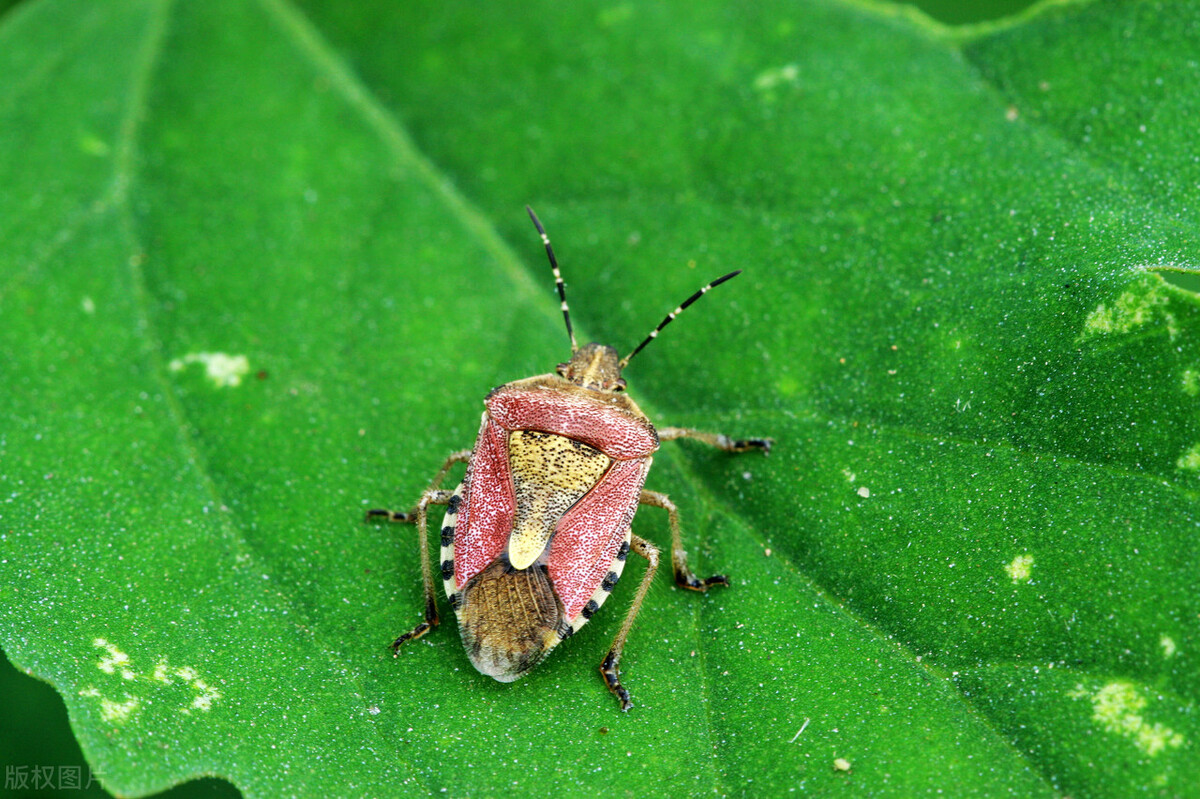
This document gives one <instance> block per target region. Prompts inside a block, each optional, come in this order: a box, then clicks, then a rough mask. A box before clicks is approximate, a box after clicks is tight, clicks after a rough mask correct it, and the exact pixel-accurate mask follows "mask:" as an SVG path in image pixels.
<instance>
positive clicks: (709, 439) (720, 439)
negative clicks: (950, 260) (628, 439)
mask: <svg viewBox="0 0 1200 799" xmlns="http://www.w3.org/2000/svg"><path fill="white" fill-rule="evenodd" d="M675 438H694V439H696V440H697V441H702V442H704V443H705V444H708V445H709V446H710V447H716V448H717V449H720V450H724V451H725V452H750V451H752V450H761V451H762V453H763V454H764V455H767V454H770V452H771V445H772V444H774V443H775V439H773V438H730V437H729V436H726V435H721V434H720V433H706V432H704V431H703V430H692V429H691V428H690V427H660V428H659V430H658V440H659V441H670V440H672V439H675Z"/></svg>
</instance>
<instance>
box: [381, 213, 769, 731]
mask: <svg viewBox="0 0 1200 799" xmlns="http://www.w3.org/2000/svg"><path fill="white" fill-rule="evenodd" d="M526 210H527V211H528V212H529V216H530V218H531V219H532V220H533V224H534V226H535V227H536V228H537V231H538V233H539V234H540V235H541V237H542V242H543V243H544V244H545V246H546V255H547V257H548V258H549V259H550V267H551V268H552V269H553V271H554V282H555V286H556V287H557V289H558V296H559V299H560V300H561V301H562V312H563V320H564V321H565V322H566V326H567V335H568V337H569V338H570V339H571V359H570V360H569V361H567V362H565V363H560V364H559V365H558V369H557V370H556V373H555V374H546V375H539V376H537V377H530V378H526V379H524V380H516V381H514V382H512V383H506V384H505V385H502V386H500V387H498V388H496V389H493V390H492V392H491V393H490V394H488V395H487V397H486V398H485V400H484V405H485V410H484V412H483V420H482V423H481V424H480V427H479V437H478V438H477V439H476V441H475V448H474V449H473V450H462V451H460V452H455V453H453V454H452V455H450V456H449V457H448V458H446V462H445V463H444V464H442V468H441V469H440V470H439V471H438V473H437V475H436V476H435V477H434V478H433V482H432V483H431V484H430V486H429V488H428V489H426V490H425V492H424V493H423V494H422V495H421V498H420V500H419V501H418V502H417V504H416V506H415V507H413V508H412V510H410V511H408V512H406V513H398V512H394V511H389V510H371V511H367V518H368V519H386V520H387V521H392V522H415V523H416V525H417V529H418V533H419V535H420V547H421V571H422V575H423V578H424V585H425V619H424V621H422V622H421V623H420V624H418V625H417V626H416V627H415V628H413V629H412V630H411V631H409V632H406V633H405V634H404V635H401V636H400V637H399V638H397V639H396V640H395V641H394V642H393V643H392V651H393V653H394V654H398V650H399V648H400V645H401V644H403V643H404V642H405V641H409V640H412V639H414V638H420V637H421V636H422V635H424V634H425V633H427V632H428V631H429V630H430V628H432V627H434V626H435V625H437V623H438V612H437V603H436V601H435V599H434V588H433V573H432V570H431V568H430V561H429V542H428V536H427V533H426V517H427V515H428V508H429V506H430V505H445V506H446V516H445V520H444V521H443V522H442V535H441V541H442V557H441V573H442V582H443V585H444V587H445V591H446V599H447V601H448V602H449V603H450V607H452V608H454V612H455V613H456V614H457V616H458V624H459V630H460V632H461V634H462V642H463V646H464V647H465V648H466V650H467V656H468V657H469V658H470V660H471V663H472V664H474V666H475V668H477V669H478V670H479V671H480V672H482V673H483V674H486V675H488V676H490V677H494V678H495V679H497V680H499V681H500V682H512V681H514V680H516V679H518V678H520V677H522V676H524V675H525V674H526V673H527V672H528V671H529V670H530V669H532V668H533V667H534V666H536V665H537V664H538V663H539V662H541V660H542V659H543V658H544V657H546V655H547V654H549V652H550V650H551V649H553V648H554V647H555V646H556V645H557V644H558V642H559V641H561V640H563V639H564V638H568V637H570V636H571V635H572V634H574V633H575V632H577V631H578V630H579V628H581V627H582V626H583V625H584V624H586V623H587V621H588V619H590V618H591V617H592V615H593V614H594V613H595V612H596V611H597V610H598V609H599V608H600V606H601V605H603V604H604V601H605V600H606V599H608V595H609V593H610V592H611V591H612V590H613V587H614V586H615V585H616V584H617V580H618V579H619V578H620V576H621V571H622V570H623V569H624V567H625V558H626V556H627V555H628V554H629V551H630V550H631V549H632V550H633V551H634V552H636V553H638V554H639V555H641V556H642V557H644V558H646V560H647V561H648V563H649V565H648V566H647V568H646V573H645V576H644V577H642V582H641V585H639V586H638V589H637V593H636V594H635V595H634V597H633V602H632V604H631V605H630V607H629V612H628V613H627V614H626V616H625V621H624V623H623V624H622V625H621V629H620V631H619V632H618V633H617V637H616V639H615V640H614V641H613V644H612V646H611V647H610V648H609V650H608V654H607V655H606V656H605V658H604V660H603V662H602V663H601V664H600V673H601V675H602V676H603V677H604V681H605V683H606V684H607V685H608V688H609V690H611V691H612V692H613V694H615V695H616V697H617V699H618V700H619V701H620V702H621V709H622V710H629V709H630V708H631V707H633V703H632V702H631V701H630V698H629V692H628V691H626V690H625V688H624V687H623V686H622V685H621V680H620V672H619V670H618V668H617V666H618V663H619V662H620V660H621V650H622V649H623V648H624V646H625V639H626V638H627V637H628V636H629V630H630V628H631V627H632V626H633V620H634V618H635V617H636V616H637V613H638V609H639V608H640V607H641V605H642V600H643V599H645V597H646V591H647V590H648V589H649V587H650V582H651V580H652V579H653V578H654V572H655V570H656V569H657V568H658V557H659V552H658V548H657V547H655V546H654V544H651V543H650V542H649V541H646V540H645V539H643V538H641V537H640V536H637V535H635V534H634V533H633V532H632V530H631V529H630V523H631V522H632V520H633V515H634V512H635V511H636V510H637V508H638V506H639V505H652V506H654V507H656V508H662V509H664V510H665V511H666V512H667V518H668V520H669V522H670V527H671V564H672V566H674V569H675V581H676V582H677V583H678V584H679V585H681V586H683V587H684V588H689V589H691V590H693V591H707V590H708V589H709V588H710V587H711V586H714V585H728V584H729V580H728V579H727V578H726V577H725V576H724V575H720V574H718V575H714V576H712V577H709V578H707V579H704V580H701V579H699V578H697V577H696V575H694V574H692V571H691V569H689V568H688V564H687V554H686V553H685V552H684V549H683V543H682V539H681V535H680V525H679V513H678V510H677V509H676V507H675V505H674V503H672V502H671V500H670V499H669V498H668V497H667V495H666V494H660V493H658V492H657V491H646V490H644V489H643V488H642V486H643V484H644V483H645V481H646V474H647V472H649V470H650V464H651V462H652V461H653V457H652V456H653V454H654V451H655V450H657V449H658V444H659V442H660V441H669V440H671V439H675V438H694V439H696V440H697V441H701V442H703V443H705V444H709V445H711V446H714V447H717V448H718V449H722V450H725V451H726V452H746V451H749V450H760V451H762V452H763V453H767V452H770V449H771V443H772V442H771V439H769V438H749V439H731V438H728V437H726V436H723V435H717V434H714V433H704V432H700V431H698V430H691V429H687V428H682V427H665V428H663V429H661V430H655V429H654V425H652V424H651V423H650V420H649V419H648V418H647V417H646V414H644V413H642V411H641V409H639V408H638V406H637V404H636V403H634V401H633V400H632V399H631V398H630V397H629V396H628V395H627V394H625V380H624V379H623V378H622V377H621V370H622V369H624V368H625V366H626V365H627V364H628V363H629V361H630V359H631V358H633V356H635V355H637V354H638V353H639V352H641V351H642V348H643V347H645V346H646V345H647V344H649V343H650V342H651V341H653V340H654V338H655V337H656V336H657V335H658V333H659V331H661V330H662V329H663V328H664V327H666V326H667V325H668V324H669V323H670V322H671V321H672V320H673V319H675V317H676V316H678V315H679V314H680V313H682V312H683V309H685V308H687V307H688V306H689V305H691V304H692V303H693V302H695V301H696V300H698V299H700V297H701V296H703V295H704V294H705V292H707V291H708V290H709V289H711V288H713V287H715V286H718V285H720V284H721V283H724V282H725V281H726V280H729V279H730V278H733V277H735V276H736V275H738V274H739V272H731V273H730V274H728V275H725V276H724V277H720V278H717V279H716V280H714V281H713V282H712V283H709V284H708V285H707V286H705V287H704V288H702V289H700V290H699V291H697V292H696V293H695V294H693V295H692V296H691V297H689V298H688V299H687V300H685V301H684V302H683V304H682V305H680V306H679V307H678V308H676V309H675V310H674V311H672V312H671V313H669V314H667V317H666V318H665V319H663V321H662V322H661V323H660V324H659V326H658V327H656V328H655V329H654V330H653V331H651V333H650V335H648V336H647V337H646V338H645V339H644V340H643V341H642V343H641V344H639V345H638V346H637V347H636V348H635V349H634V350H633V352H631V353H630V354H629V355H626V356H625V357H624V358H619V357H618V355H617V351H616V350H615V349H613V348H612V347H608V346H604V345H602V344H595V343H593V344H587V345H586V346H583V347H580V346H579V345H578V344H576V342H575V333H574V331H573V329H572V328H571V315H570V312H569V311H568V309H567V297H566V290H565V288H564V286H563V279H562V275H561V274H560V273H559V270H558V262H557V260H556V259H555V257H554V249H553V248H552V247H551V246H550V239H549V237H548V236H547V235H546V231H545V230H544V229H543V228H542V224H541V222H539V221H538V218H537V215H536V214H534V213H533V210H532V209H530V208H528V207H527V208H526ZM463 462H465V463H466V464H467V473H466V477H465V478H464V479H463V481H462V483H461V484H460V485H459V486H458V488H456V489H454V490H453V491H446V490H443V489H442V488H441V484H442V480H443V479H445V477H446V475H447V473H448V472H449V471H450V469H451V467H453V466H454V465H455V464H457V463H463Z"/></svg>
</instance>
